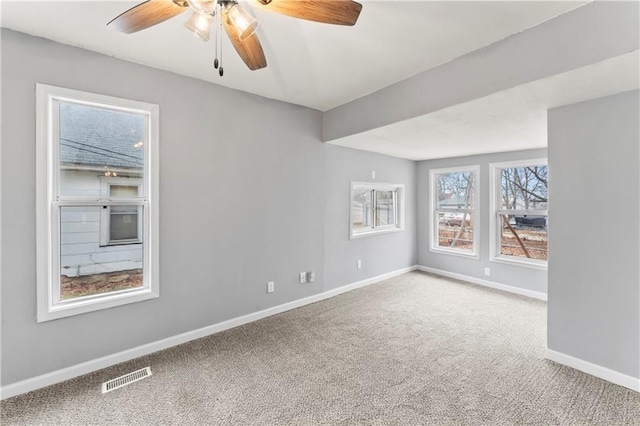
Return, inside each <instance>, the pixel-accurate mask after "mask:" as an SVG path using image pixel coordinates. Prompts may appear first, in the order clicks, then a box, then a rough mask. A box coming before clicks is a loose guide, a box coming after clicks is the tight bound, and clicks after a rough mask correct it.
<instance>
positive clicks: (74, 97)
mask: <svg viewBox="0 0 640 426" xmlns="http://www.w3.org/2000/svg"><path fill="white" fill-rule="evenodd" d="M55 101H69V102H74V103H78V104H85V105H90V106H107V107H108V108H110V109H119V110H122V111H128V112H136V113H142V114H145V115H146V116H147V129H146V130H147V131H148V137H147V142H148V143H146V144H145V145H144V149H145V165H144V167H145V173H144V175H143V176H144V178H143V179H144V181H143V185H144V188H145V194H144V197H140V200H138V201H135V202H124V201H118V202H117V204H127V203H130V204H131V203H133V204H134V205H145V206H146V208H145V209H144V219H143V223H144V225H143V226H144V233H143V235H145V236H146V238H143V239H144V249H143V250H144V255H143V256H144V259H143V265H144V266H143V267H144V277H143V286H142V288H137V289H130V290H122V291H116V292H111V293H106V294H102V295H100V294H99V295H93V296H87V297H80V298H77V299H72V300H66V301H57V300H56V299H58V298H59V295H60V291H59V285H60V278H59V276H60V273H59V270H60V268H59V263H60V241H59V238H60V236H59V227H60V220H59V206H60V205H65V206H72V205H74V204H75V205H94V204H95V205H96V206H100V205H105V202H106V203H109V202H111V203H113V201H110V200H100V199H97V200H92V201H90V202H88V201H87V200H86V199H75V200H74V199H73V198H72V197H65V199H64V201H58V200H56V199H54V196H55V193H56V188H58V179H59V176H58V173H55V172H56V171H58V170H59V169H60V168H59V163H58V149H59V148H58V146H55V144H54V143H53V141H54V140H55V139H54V134H55V133H54V132H55V131H56V129H57V125H58V117H57V109H56V108H53V104H54V102H55ZM36 132H37V134H36V138H37V139H36V235H37V322H44V321H50V320H54V319H58V318H64V317H68V316H72V315H78V314H82V313H87V312H92V311H96V310H101V309H107V308H112V307H115V306H120V305H124V304H128V303H134V302H140V301H143V300H148V299H152V298H157V297H159V294H160V293H159V244H158V236H159V223H158V210H159V209H158V207H159V202H158V194H159V185H158V165H159V161H158V140H159V137H158V134H159V107H158V105H154V104H149V103H145V102H139V101H134V100H129V99H122V98H116V97H112V96H106V95H99V94H94V93H88V92H83V91H79V90H73V89H67V88H62V87H56V86H50V85H45V84H39V83H38V84H36Z"/></svg>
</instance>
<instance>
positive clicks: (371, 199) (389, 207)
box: [349, 182, 404, 238]
mask: <svg viewBox="0 0 640 426" xmlns="http://www.w3.org/2000/svg"><path fill="white" fill-rule="evenodd" d="M403 204H404V185H398V184H389V183H376V184H373V183H367V182H351V222H350V233H349V235H350V238H357V237H362V236H365V235H372V234H379V233H384V232H394V231H400V230H402V229H404V224H403V223H402V215H403V209H404V205H403Z"/></svg>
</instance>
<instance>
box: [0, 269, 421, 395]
mask: <svg viewBox="0 0 640 426" xmlns="http://www.w3.org/2000/svg"><path fill="white" fill-rule="evenodd" d="M416 269H417V266H415V265H414V266H410V267H407V268H402V269H398V270H396V271H393V272H389V273H386V274H382V275H378V276H375V277H372V278H368V279H366V280H362V281H357V282H355V283H351V284H347V285H344V286H342V287H338V288H335V289H332V290H328V291H325V292H322V293H319V294H315V295H313V296H309V297H305V298H303V299H298V300H294V301H292V302H288V303H284V304H282V305H278V306H274V307H272V308H268V309H264V310H262V311H258V312H253V313H251V314H247V315H243V316H241V317H237V318H232V319H230V320H227V321H223V322H219V323H217V324H213V325H210V326H207V327H202V328H199V329H197V330H193V331H188V332H186V333H182V334H178V335H176V336H172V337H167V338H166V339H162V340H158V341H155V342H152V343H148V344H146V345H142V346H137V347H135V348H132V349H127V350H125V351H122V352H118V353H115V354H112V355H107V356H104V357H101V358H97V359H94V360H91V361H87V362H83V363H81V364H76V365H73V366H71V367H67V368H63V369H60V370H56V371H52V372H50V373H46V374H42V375H40V376H36V377H32V378H29V379H25V380H22V381H19V382H16V383H12V384H10V385H6V386H3V387H2V388H0V399H6V398H10V397H12V396H16V395H20V394H23V393H26V392H30V391H32V390H36V389H40V388H44V387H46V386H50V385H54V384H56V383H60V382H64V381H65V380H69V379H73V378H74V377H78V376H81V375H83V374H88V373H92V372H94V371H97V370H101V369H103V368H106V367H110V366H112V365H115V364H119V363H121V362H125V361H130V360H132V359H135V358H139V357H141V356H145V355H149V354H152V353H154V352H157V351H161V350H163V349H168V348H170V347H173V346H176V345H180V344H182V343H186V342H189V341H191V340H195V339H200V338H202V337H206V336H209V335H211V334H215V333H219V332H221V331H224V330H228V329H230V328H234V327H238V326H240V325H243V324H247V323H250V322H254V321H258V320H260V319H262V318H266V317H270V316H272V315H276V314H279V313H282V312H286V311H289V310H291V309H295V308H299V307H302V306H305V305H309V304H311V303H315V302H319V301H321V300H324V299H329V298H331V297H334V296H337V295H339V294H342V293H346V292H348V291H351V290H355V289H357V288H361V287H365V286H367V285H370V284H374V283H377V282H380V281H383V280H386V279H389V278H393V277H396V276H398V275H402V274H405V273H407V272H411V271H414V270H416Z"/></svg>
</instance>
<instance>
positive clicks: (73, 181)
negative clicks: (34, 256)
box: [36, 84, 159, 322]
mask: <svg viewBox="0 0 640 426" xmlns="http://www.w3.org/2000/svg"><path fill="white" fill-rule="evenodd" d="M36 92H37V95H36V96H37V131H38V141H37V160H36V161H37V198H38V200H37V218H38V222H37V237H38V294H37V295H38V322H42V321H48V320H52V319H57V318H62V317H66V316H70V315H75V314H80V313H85V312H90V311H94V310H98V309H105V308H109V307H114V306H118V305H122V304H126V303H132V302H138V301H142V300H146V299H150V298H153V297H158V286H159V282H158V179H157V177H158V157H157V155H158V153H157V145H158V106H157V105H153V104H147V103H143V102H138V101H132V100H127V99H121V98H114V97H110V96H104V95H98V94H93V93H86V92H81V91H77V90H72V89H65V88H61V87H55V86H48V85H42V84H38V85H37V89H36Z"/></svg>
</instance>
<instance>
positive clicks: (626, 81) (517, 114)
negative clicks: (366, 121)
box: [330, 51, 640, 160]
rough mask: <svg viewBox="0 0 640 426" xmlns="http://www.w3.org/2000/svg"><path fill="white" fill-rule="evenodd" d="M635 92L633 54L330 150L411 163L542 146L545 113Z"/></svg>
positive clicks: (638, 65) (639, 61)
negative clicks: (359, 151) (368, 153)
mask: <svg viewBox="0 0 640 426" xmlns="http://www.w3.org/2000/svg"><path fill="white" fill-rule="evenodd" d="M639 87H640V54H639V52H638V51H635V52H630V53H627V54H625V55H622V56H618V57H615V58H611V59H607V60H606V61H602V62H599V63H596V64H592V65H589V66H586V67H583V68H579V69H576V70H573V71H570V72H566V73H562V74H558V75H555V76H552V77H549V78H546V79H542V80H538V81H534V82H532V83H528V84H524V85H522V86H518V87H515V88H513V89H509V90H505V91H502V92H498V93H495V94H492V95H490V96H486V97H484V98H480V99H476V100H473V101H470V102H466V103H463V104H458V105H455V106H453V107H450V108H445V109H442V110H439V111H436V112H433V113H431V114H426V115H423V116H421V117H417V118H414V119H411V120H406V121H402V122H399V123H394V124H391V125H389V126H384V127H379V128H377V129H373V130H370V131H367V132H363V133H359V134H356V135H353V136H348V137H345V138H341V139H337V140H335V141H331V142H330V143H331V144H335V145H340V146H345V147H349V148H355V149H362V150H366V151H372V152H378V153H381V154H386V155H391V156H395V157H401V158H407V159H411V160H427V159H434V158H448V157H458V156H464V155H472V154H484V153H489V152H502V151H517V150H522V149H530V148H544V147H546V146H547V110H548V109H550V108H555V107H559V106H563V105H569V104H573V103H576V102H581V101H584V100H588V99H595V98H599V97H602V96H607V95H612V94H615V93H622V92H626V91H629V90H634V89H638V88H639Z"/></svg>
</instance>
